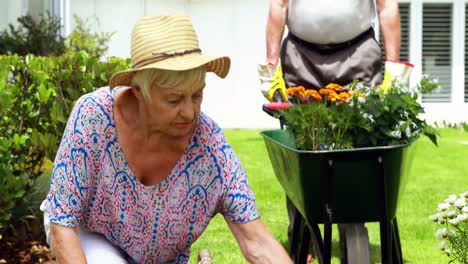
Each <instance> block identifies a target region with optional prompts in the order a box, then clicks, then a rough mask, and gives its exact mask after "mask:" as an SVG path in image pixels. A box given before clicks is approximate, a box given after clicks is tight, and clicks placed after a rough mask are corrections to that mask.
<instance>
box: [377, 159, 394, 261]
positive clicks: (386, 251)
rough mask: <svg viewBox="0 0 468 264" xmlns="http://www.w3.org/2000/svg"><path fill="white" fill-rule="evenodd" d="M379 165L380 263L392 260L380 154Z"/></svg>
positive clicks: (390, 231) (383, 173)
mask: <svg viewBox="0 0 468 264" xmlns="http://www.w3.org/2000/svg"><path fill="white" fill-rule="evenodd" d="M377 162H378V163H379V166H380V173H381V177H380V200H381V203H382V204H381V206H380V210H381V211H380V221H379V222H380V252H381V257H382V264H391V263H393V262H392V248H393V245H392V223H391V221H390V220H389V219H388V211H387V209H388V206H387V191H386V190H387V189H386V182H385V170H384V163H383V158H382V156H378V157H377Z"/></svg>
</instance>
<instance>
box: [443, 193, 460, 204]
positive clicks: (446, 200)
mask: <svg viewBox="0 0 468 264" xmlns="http://www.w3.org/2000/svg"><path fill="white" fill-rule="evenodd" d="M456 200H457V196H456V195H455V194H451V195H449V197H448V198H447V199H445V200H444V202H446V203H448V204H451V205H452V204H453V203H454V202H455V201H456Z"/></svg>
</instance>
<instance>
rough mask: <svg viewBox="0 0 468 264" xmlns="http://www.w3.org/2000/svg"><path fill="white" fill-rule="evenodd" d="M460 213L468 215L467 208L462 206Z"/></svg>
mask: <svg viewBox="0 0 468 264" xmlns="http://www.w3.org/2000/svg"><path fill="white" fill-rule="evenodd" d="M461 212H462V213H465V214H468V206H463V208H462V209H461Z"/></svg>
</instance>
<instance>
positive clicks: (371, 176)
mask: <svg viewBox="0 0 468 264" xmlns="http://www.w3.org/2000/svg"><path fill="white" fill-rule="evenodd" d="M260 134H261V135H262V136H263V138H264V140H265V144H266V147H267V150H268V154H269V157H270V160H271V164H272V166H273V170H274V172H275V175H276V178H277V179H278V181H279V182H280V184H281V186H282V187H283V189H284V190H285V192H286V195H287V196H288V197H289V199H290V200H291V202H292V203H293V204H294V206H295V207H296V208H297V209H298V211H299V212H300V213H301V214H302V216H303V217H304V219H305V220H306V221H307V222H308V223H309V224H310V223H323V222H324V219H325V205H324V204H325V194H326V193H325V187H324V186H326V185H325V181H326V177H327V175H330V174H331V176H332V177H331V179H332V180H331V182H329V186H330V189H331V190H329V191H330V192H331V193H330V194H329V195H330V196H329V197H330V199H331V207H332V208H331V210H332V213H333V222H335V223H354V222H374V221H379V220H380V219H381V218H380V216H381V214H382V198H381V197H384V196H383V195H382V191H381V190H383V189H384V188H380V187H379V186H382V184H381V183H383V181H382V178H381V177H385V192H386V194H385V197H386V200H387V201H386V203H387V216H388V217H389V219H393V218H394V217H395V215H396V209H397V202H398V194H399V192H400V189H401V186H402V185H403V180H404V178H405V177H406V175H407V174H408V170H409V168H410V165H411V161H412V157H413V155H412V152H413V151H414V147H410V145H411V143H410V144H405V145H392V146H382V147H369V148H355V149H345V150H326V151H322V150H320V151H306V150H299V149H296V147H295V143H294V138H293V137H292V136H291V135H290V133H289V132H288V131H286V130H281V129H277V130H267V131H262V132H261V133H260ZM378 157H381V158H382V162H383V163H382V165H383V167H382V165H381V164H380V163H379V162H378V161H377V160H378ZM330 159H331V160H333V165H332V166H331V168H332V169H331V170H330V166H329V164H330V163H329V160H330ZM382 174H384V175H382ZM379 184H380V185H379Z"/></svg>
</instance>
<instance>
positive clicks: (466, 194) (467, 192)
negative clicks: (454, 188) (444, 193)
mask: <svg viewBox="0 0 468 264" xmlns="http://www.w3.org/2000/svg"><path fill="white" fill-rule="evenodd" d="M463 196H465V198H466V199H468V191H466V192H465V193H463Z"/></svg>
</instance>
